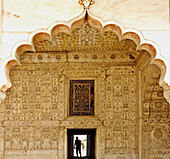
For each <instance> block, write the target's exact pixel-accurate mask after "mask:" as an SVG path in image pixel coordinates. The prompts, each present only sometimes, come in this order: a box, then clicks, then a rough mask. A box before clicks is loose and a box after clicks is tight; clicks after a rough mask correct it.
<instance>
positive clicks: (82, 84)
mask: <svg viewBox="0 0 170 159" xmlns="http://www.w3.org/2000/svg"><path fill="white" fill-rule="evenodd" d="M69 99H70V101H69V115H70V116H86V115H87V116H93V115H94V80H70V97H69Z"/></svg>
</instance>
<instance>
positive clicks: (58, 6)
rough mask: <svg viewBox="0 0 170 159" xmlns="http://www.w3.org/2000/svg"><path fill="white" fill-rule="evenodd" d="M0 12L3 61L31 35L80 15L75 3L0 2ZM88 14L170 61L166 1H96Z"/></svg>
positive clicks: (69, 0) (56, 0)
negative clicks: (136, 36) (130, 33)
mask: <svg viewBox="0 0 170 159" xmlns="http://www.w3.org/2000/svg"><path fill="white" fill-rule="evenodd" d="M0 9H1V17H0V18H1V19H0V20H1V26H0V29H1V36H0V38H1V45H0V47H1V53H0V59H1V58H2V59H5V58H7V57H8V56H10V50H11V48H12V47H13V46H14V44H16V43H17V42H19V41H22V40H27V38H28V35H29V34H30V33H31V32H32V31H34V30H36V29H40V28H48V27H49V26H50V24H51V23H53V22H55V21H58V20H62V21H69V20H70V19H72V18H74V17H76V16H78V15H80V14H81V13H82V11H83V6H81V5H80V4H79V3H78V0H50V1H49V0H1V6H0ZM90 11H91V13H92V14H93V15H94V16H96V17H99V18H101V19H103V20H104V21H107V20H116V21H118V22H119V23H121V24H122V25H124V26H125V28H134V29H137V30H139V31H141V32H142V34H143V35H144V37H145V38H146V39H149V40H152V41H154V42H155V43H157V44H158V45H159V47H160V49H161V55H162V56H164V57H165V58H166V59H170V47H169V45H170V28H169V24H170V22H169V0H95V4H94V5H92V6H91V7H90ZM166 65H167V66H168V68H170V64H169V63H168V64H167V63H166ZM168 74H169V77H170V73H168ZM166 78H167V79H166V81H168V83H169V84H170V79H168V77H166Z"/></svg>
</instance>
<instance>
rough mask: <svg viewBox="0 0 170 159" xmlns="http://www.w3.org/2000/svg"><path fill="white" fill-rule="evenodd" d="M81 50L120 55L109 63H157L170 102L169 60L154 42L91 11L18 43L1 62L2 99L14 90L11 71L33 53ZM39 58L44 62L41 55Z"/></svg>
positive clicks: (33, 33)
mask: <svg viewBox="0 0 170 159" xmlns="http://www.w3.org/2000/svg"><path fill="white" fill-rule="evenodd" d="M78 51H79V52H83V51H84V52H87V51H88V52H99V51H112V52H115V53H116V54H115V53H112V54H109V55H108V56H110V57H109V58H110V59H109V62H120V63H122V62H127V63H128V62H130V63H131V62H133V63H136V64H140V65H141V61H140V59H142V63H143V62H144V63H148V62H149V63H150V64H156V65H157V66H159V68H160V70H161V76H160V80H159V84H160V86H162V87H163V89H164V96H165V98H166V99H167V101H168V102H169V100H170V96H169V92H170V86H169V85H168V84H167V83H166V82H165V81H164V77H165V74H166V64H165V63H166V62H167V61H166V59H164V58H163V57H161V56H160V50H159V47H158V46H157V45H156V44H155V43H154V42H152V41H148V40H145V39H144V37H143V35H142V34H141V33H140V32H139V31H137V30H134V29H126V28H125V27H124V26H122V25H121V24H119V23H118V22H116V21H106V22H104V21H102V20H101V19H99V18H96V17H94V16H93V15H91V13H90V11H89V9H88V8H86V9H84V11H83V13H82V14H81V15H80V16H78V17H76V18H73V19H72V20H70V21H69V22H54V23H52V24H51V25H50V26H49V28H48V29H39V30H36V31H34V32H32V33H31V34H30V35H29V38H28V40H27V41H21V42H18V43H17V44H16V45H15V46H14V47H13V48H12V49H11V56H10V57H9V58H7V59H5V60H2V61H1V75H2V76H1V77H2V78H1V79H0V83H1V87H0V92H1V100H4V99H5V91H6V90H7V89H8V88H10V87H11V82H10V77H9V72H10V70H11V68H13V67H14V66H15V65H18V64H21V63H22V60H23V59H24V58H25V56H27V54H29V53H30V52H31V53H36V54H37V55H38V53H39V52H75V53H74V54H75V56H76V52H78ZM146 54H147V55H146ZM44 56H45V55H44ZM100 56H102V55H101V54H100ZM157 57H159V58H157ZM38 58H42V59H43V57H41V56H38ZM57 58H61V57H60V56H59V55H57V54H56V57H55V59H57ZM94 58H95V57H94ZM98 59H99V58H98ZM117 59H118V61H117ZM60 60H61V59H60ZM79 60H81V59H80V58H79V57H77V59H76V58H75V62H76V61H79ZM86 60H90V59H86ZM102 60H104V58H103V59H102V57H100V61H102ZM42 61H43V60H42ZM51 62H52V61H51Z"/></svg>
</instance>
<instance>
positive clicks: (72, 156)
mask: <svg viewBox="0 0 170 159" xmlns="http://www.w3.org/2000/svg"><path fill="white" fill-rule="evenodd" d="M67 136H68V159H80V158H82V159H95V136H96V129H67ZM76 138H78V139H79V140H80V141H81V157H80V153H79V152H78V157H77V153H76V144H75V143H76Z"/></svg>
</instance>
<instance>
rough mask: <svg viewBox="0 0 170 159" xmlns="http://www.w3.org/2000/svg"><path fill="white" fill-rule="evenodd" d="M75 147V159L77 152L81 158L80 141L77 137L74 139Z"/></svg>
mask: <svg viewBox="0 0 170 159" xmlns="http://www.w3.org/2000/svg"><path fill="white" fill-rule="evenodd" d="M75 146H76V154H77V157H78V152H79V154H80V157H81V141H80V140H79V139H78V137H76V141H75Z"/></svg>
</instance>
